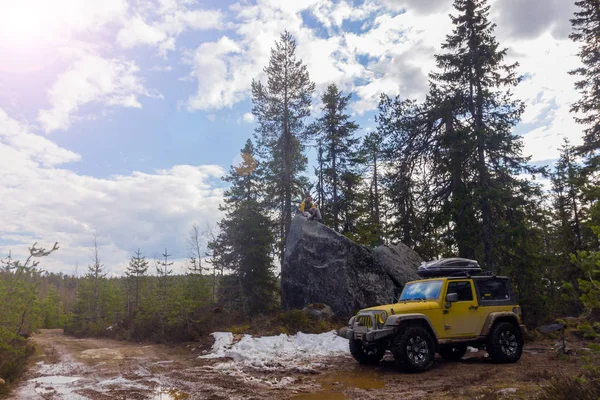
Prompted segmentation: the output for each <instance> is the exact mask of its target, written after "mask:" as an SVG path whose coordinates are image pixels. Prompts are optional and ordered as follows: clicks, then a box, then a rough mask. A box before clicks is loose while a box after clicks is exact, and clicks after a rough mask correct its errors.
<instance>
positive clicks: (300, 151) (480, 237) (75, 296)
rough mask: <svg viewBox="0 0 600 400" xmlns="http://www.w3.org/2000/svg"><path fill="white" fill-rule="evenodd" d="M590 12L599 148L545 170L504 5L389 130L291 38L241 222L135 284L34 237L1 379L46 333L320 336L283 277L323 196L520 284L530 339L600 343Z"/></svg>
mask: <svg viewBox="0 0 600 400" xmlns="http://www.w3.org/2000/svg"><path fill="white" fill-rule="evenodd" d="M576 5H577V7H578V11H577V12H576V14H575V15H574V16H572V17H571V18H572V19H571V23H572V27H573V32H572V34H571V35H570V38H571V39H572V40H573V41H574V42H576V43H578V44H579V45H580V52H579V54H578V55H579V57H580V60H581V67H580V68H577V69H575V70H572V71H565V72H564V73H565V75H567V74H571V75H575V76H577V77H578V81H577V83H576V89H577V91H578V93H579V99H578V101H577V102H576V103H574V104H573V105H572V109H571V111H572V116H573V118H575V120H576V121H577V122H578V123H579V125H580V127H581V131H582V135H583V144H582V145H578V146H574V145H571V144H570V143H569V142H568V141H565V142H564V144H563V145H562V147H561V148H560V158H559V159H558V161H556V163H555V164H553V165H550V166H546V167H539V166H534V165H532V164H531V163H529V160H530V159H529V157H528V155H527V154H524V153H523V141H522V137H520V136H518V135H516V134H514V132H513V131H514V128H515V127H516V126H517V125H518V124H519V122H520V120H521V116H522V114H523V112H524V110H525V105H524V103H523V102H522V101H521V100H520V99H518V98H516V97H515V95H514V89H515V88H516V87H517V86H518V85H519V84H520V82H521V81H522V80H523V79H524V78H523V77H522V76H520V75H519V65H518V64H517V63H515V64H507V63H506V61H505V58H506V56H507V52H508V49H506V48H503V47H502V44H501V43H498V41H497V40H496V37H495V36H494V29H495V24H494V22H493V21H492V20H491V19H490V6H489V5H488V4H487V1H486V0H455V1H454V7H455V10H454V12H453V15H452V16H451V18H452V23H453V25H454V29H453V30H452V32H448V35H447V37H446V40H445V42H444V43H443V44H442V46H441V49H442V51H441V52H440V53H439V54H437V55H436V56H435V59H436V63H437V67H436V68H435V70H433V71H430V74H429V82H428V84H429V92H428V94H427V96H426V98H425V100H424V101H417V100H414V99H406V98H402V97H399V96H396V97H395V96H389V95H386V94H385V93H382V94H381V97H380V102H379V105H378V112H377V117H376V123H377V129H376V130H373V131H370V132H367V133H362V132H363V131H362V130H361V127H360V126H359V125H358V124H357V123H356V122H355V121H353V118H352V116H351V114H350V111H349V110H348V108H349V103H350V102H351V101H352V93H345V92H344V91H342V90H341V89H340V88H339V87H338V86H337V85H336V84H335V83H332V84H331V85H329V86H328V87H327V90H326V91H325V92H324V93H323V94H322V96H321V97H320V99H318V100H315V99H316V97H315V93H316V88H315V84H314V83H313V82H312V81H311V79H310V71H309V70H308V68H307V66H306V65H305V64H304V63H303V61H302V60H301V59H299V57H298V56H297V55H296V41H295V38H294V37H293V36H292V34H291V33H290V32H287V31H286V32H283V33H282V34H281V36H280V39H279V40H278V41H277V42H276V43H274V45H273V47H272V49H271V55H270V61H269V63H268V65H266V66H265V67H264V72H265V74H266V80H265V81H259V80H254V81H252V86H251V88H252V89H251V96H252V105H253V107H252V114H253V115H254V117H255V120H256V121H257V124H256V129H255V131H254V133H253V135H252V137H251V138H249V139H248V141H247V142H246V145H245V146H244V148H243V149H241V155H242V162H241V163H240V164H239V165H235V166H231V169H230V170H229V172H228V174H227V175H226V176H224V177H223V178H222V179H223V181H224V182H225V183H226V184H227V190H226V192H225V195H224V198H223V202H222V204H221V205H220V209H221V210H222V211H223V213H224V218H223V219H222V220H221V221H220V223H219V224H218V226H217V227H215V229H209V228H206V229H201V228H200V227H199V226H198V225H194V226H193V228H192V230H191V232H190V234H189V237H187V238H182V239H183V240H186V241H187V242H188V244H189V246H188V247H189V255H188V261H187V262H186V266H185V267H186V269H187V273H185V274H175V273H174V272H173V270H174V267H173V262H172V261H170V260H169V257H171V255H170V254H169V253H168V251H167V249H165V250H164V252H163V254H162V258H160V259H155V260H148V259H146V257H145V256H144V254H143V253H142V252H141V251H140V250H136V251H135V252H134V253H132V255H131V259H130V262H129V266H128V268H127V270H126V272H125V275H124V276H122V277H117V278H108V277H107V276H106V271H105V266H104V265H103V263H102V254H101V253H100V252H99V250H98V248H97V247H96V250H95V252H94V254H91V255H90V256H91V258H92V262H91V263H90V265H89V266H88V267H87V271H86V273H85V275H83V276H72V275H65V274H55V273H48V272H45V271H44V270H43V260H44V258H45V257H52V253H53V252H55V251H58V252H60V243H59V244H57V245H54V247H52V248H50V249H49V250H48V249H45V248H43V247H39V246H38V245H37V244H34V245H33V246H32V247H31V248H30V254H31V257H30V258H29V259H27V260H13V259H12V258H11V257H10V255H9V256H8V257H7V258H6V259H4V260H3V261H2V270H1V271H0V315H2V319H1V321H0V377H2V378H4V379H5V380H7V381H10V380H12V379H13V378H14V377H16V376H18V375H19V373H20V372H21V371H22V369H23V367H24V362H23V360H24V357H25V356H27V355H28V354H30V353H31V352H32V350H31V348H30V347H29V346H28V344H27V343H28V342H27V338H28V336H29V335H30V334H32V333H33V332H35V331H36V330H37V329H39V328H58V327H60V328H64V329H65V332H67V333H70V334H73V335H80V336H108V337H114V338H118V339H123V340H151V341H157V342H181V341H187V340H195V339H198V338H199V337H201V336H203V335H207V334H208V333H210V332H213V331H215V330H217V329H222V330H225V329H227V330H230V331H236V330H237V331H240V332H247V331H251V330H252V329H253V326H254V325H255V324H256V321H262V322H261V323H262V325H269V324H270V325H271V326H273V327H277V329H279V330H280V331H281V332H285V331H286V330H290V331H291V330H293V329H300V328H299V327H302V326H303V325H302V324H305V325H310V321H305V320H303V319H306V318H307V317H306V316H303V315H301V314H300V313H295V312H294V311H293V310H292V311H290V310H281V306H280V300H279V276H278V272H277V271H278V268H277V266H279V265H280V264H281V261H282V258H283V254H284V253H285V238H286V234H287V233H288V231H289V227H290V222H291V220H292V218H293V216H294V214H295V213H296V212H297V209H298V205H299V202H300V201H301V200H302V199H303V198H304V196H305V194H307V193H309V194H311V195H312V196H313V198H314V199H315V201H316V203H317V204H318V205H319V207H320V209H321V212H322V214H323V218H324V223H325V224H326V225H327V226H329V227H331V228H333V229H335V230H337V231H338V232H340V233H342V234H344V235H346V236H347V237H348V238H350V239H352V240H354V241H356V242H358V243H361V244H364V245H367V246H372V247H374V246H377V245H380V244H389V243H398V242H401V243H404V244H406V245H407V246H409V247H411V248H413V249H414V250H416V251H417V252H418V253H419V254H420V255H421V257H422V258H423V259H426V260H430V259H436V258H441V257H465V258H470V259H476V260H478V261H479V262H480V264H481V265H482V266H483V267H484V269H485V270H487V271H493V272H495V273H497V274H502V275H507V276H509V277H510V278H511V280H512V282H513V287H514V288H515V290H516V293H517V294H518V298H519V303H520V305H521V306H522V308H523V316H524V319H525V322H526V324H527V326H528V328H530V329H532V330H533V329H535V328H536V327H537V326H539V325H540V324H543V323H548V322H552V321H554V320H556V319H557V318H563V317H568V316H571V317H579V318H580V321H582V322H581V323H580V325H579V326H578V329H579V330H581V331H582V332H584V333H585V335H586V337H587V338H589V339H593V340H596V341H597V340H598V339H599V338H600V203H599V202H598V200H599V198H600V63H599V61H598V60H600V4H599V3H598V2H597V1H596V0H580V1H576ZM567 17H568V16H565V18H567ZM315 103H316V104H315ZM314 110H317V112H316V113H315V111H314ZM315 114H316V115H315ZM309 149H314V150H315V151H316V155H317V156H316V162H315V164H314V165H309V161H308V156H307V153H308V150H309ZM161 252H162V250H161ZM343 317H346V316H343ZM313 328H314V327H313ZM321 328H322V329H328V328H329V327H328V326H322V327H321ZM595 371H596V372H595V374H596V375H594V379H596V380H598V368H597V366H596V368H595Z"/></svg>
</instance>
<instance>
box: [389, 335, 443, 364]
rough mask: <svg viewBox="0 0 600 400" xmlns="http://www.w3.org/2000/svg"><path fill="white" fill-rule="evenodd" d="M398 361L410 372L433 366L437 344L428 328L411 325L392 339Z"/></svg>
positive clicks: (393, 349) (393, 350)
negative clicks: (435, 344)
mask: <svg viewBox="0 0 600 400" xmlns="http://www.w3.org/2000/svg"><path fill="white" fill-rule="evenodd" d="M392 352H393V353H394V358H395V359H396V363H397V364H398V365H399V366H400V367H402V368H403V369H404V370H406V371H408V372H424V371H427V370H428V369H429V368H431V367H432V366H433V357H434V355H435V346H434V342H433V338H432V337H431V335H430V334H429V332H428V331H427V329H425V328H423V327H421V326H409V327H407V328H406V329H405V330H403V331H401V332H399V333H398V334H397V335H396V336H395V337H394V339H393V341H392Z"/></svg>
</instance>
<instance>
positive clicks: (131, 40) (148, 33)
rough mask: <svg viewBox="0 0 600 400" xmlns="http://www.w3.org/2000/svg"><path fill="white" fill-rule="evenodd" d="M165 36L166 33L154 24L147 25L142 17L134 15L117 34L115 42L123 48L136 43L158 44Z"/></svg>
mask: <svg viewBox="0 0 600 400" xmlns="http://www.w3.org/2000/svg"><path fill="white" fill-rule="evenodd" d="M166 38H167V34H166V33H165V32H163V31H162V30H160V29H158V28H157V27H155V26H151V25H148V24H147V23H146V22H144V20H143V19H142V17H140V16H139V15H136V16H135V17H133V18H132V19H131V20H130V21H129V23H128V24H127V26H126V27H124V28H123V29H121V30H120V31H119V33H118V35H117V43H118V44H119V45H121V46H122V47H125V48H131V47H134V46H136V45H138V44H146V45H158V44H159V43H160V42H162V41H164V40H165V39H166Z"/></svg>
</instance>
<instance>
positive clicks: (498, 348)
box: [486, 322, 523, 364]
mask: <svg viewBox="0 0 600 400" xmlns="http://www.w3.org/2000/svg"><path fill="white" fill-rule="evenodd" d="M486 349H487V352H488V353H489V355H490V358H491V359H492V361H493V362H495V363H498V364H508V363H515V362H517V361H519V359H520V358H521V354H522V353H523V336H522V335H521V330H520V329H519V328H518V327H516V326H515V325H514V324H511V323H510V322H500V323H497V324H495V325H494V326H493V327H492V330H491V332H490V335H489V337H488V342H487V345H486Z"/></svg>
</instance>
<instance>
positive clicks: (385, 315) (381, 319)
mask: <svg viewBox="0 0 600 400" xmlns="http://www.w3.org/2000/svg"><path fill="white" fill-rule="evenodd" d="M387 319H388V313H387V312H386V311H382V312H381V313H380V314H379V322H381V324H385V321H387Z"/></svg>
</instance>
